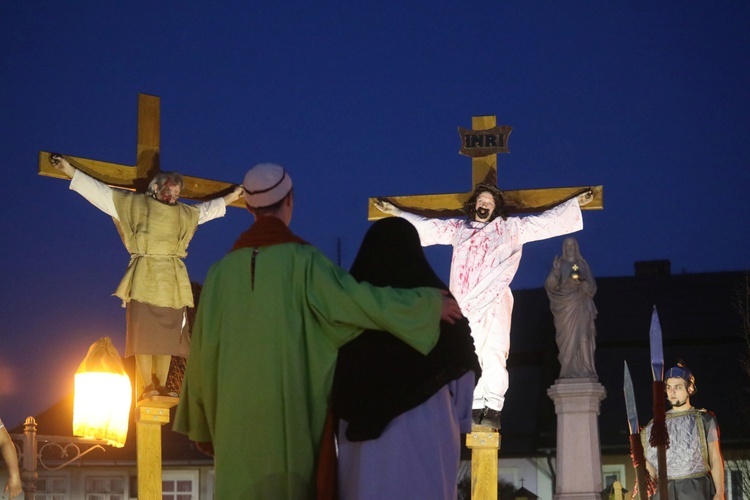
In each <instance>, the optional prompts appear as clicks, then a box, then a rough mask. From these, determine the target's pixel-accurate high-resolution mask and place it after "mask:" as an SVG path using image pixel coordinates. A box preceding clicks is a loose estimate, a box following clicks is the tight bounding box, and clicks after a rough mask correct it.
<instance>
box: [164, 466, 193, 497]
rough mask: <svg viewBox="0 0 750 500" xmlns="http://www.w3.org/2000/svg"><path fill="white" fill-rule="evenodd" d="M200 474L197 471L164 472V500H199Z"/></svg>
mask: <svg viewBox="0 0 750 500" xmlns="http://www.w3.org/2000/svg"><path fill="white" fill-rule="evenodd" d="M199 483H200V473H199V472H198V471H197V470H181V471H180V470H174V471H171V470H170V471H167V470H165V471H163V472H162V476H161V491H162V500H198V498H199V493H200V484H199Z"/></svg>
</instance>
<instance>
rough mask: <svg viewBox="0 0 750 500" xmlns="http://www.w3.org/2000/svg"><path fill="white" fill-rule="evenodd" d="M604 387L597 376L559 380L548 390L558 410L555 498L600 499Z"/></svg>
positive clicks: (556, 499) (565, 499) (556, 411)
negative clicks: (598, 418) (600, 416)
mask: <svg viewBox="0 0 750 500" xmlns="http://www.w3.org/2000/svg"><path fill="white" fill-rule="evenodd" d="M606 394H607V391H606V390H605V389H604V386H603V385H601V384H600V383H599V382H597V381H596V379H594V378H567V379H557V381H555V384H554V385H553V386H552V387H550V388H549V389H547V395H548V396H549V397H550V398H551V399H552V401H554V402H555V413H557V467H556V469H557V474H556V482H555V496H554V499H555V500H567V499H570V500H572V499H576V500H584V499H586V500H599V499H600V498H601V496H600V492H601V490H602V460H601V452H600V448H599V425H598V422H597V416H598V415H599V405H600V403H601V401H602V400H603V399H604V398H605V397H606Z"/></svg>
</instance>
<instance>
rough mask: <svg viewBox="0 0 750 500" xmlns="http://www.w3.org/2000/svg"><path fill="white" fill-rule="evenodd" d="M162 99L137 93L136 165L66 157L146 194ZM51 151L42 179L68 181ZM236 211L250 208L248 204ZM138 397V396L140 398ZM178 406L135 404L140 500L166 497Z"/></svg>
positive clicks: (204, 195) (221, 185) (239, 203)
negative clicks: (169, 430) (165, 442)
mask: <svg viewBox="0 0 750 500" xmlns="http://www.w3.org/2000/svg"><path fill="white" fill-rule="evenodd" d="M159 111H160V106H159V98H158V97H155V96H151V95H146V94H138V147H137V153H136V164H135V166H126V165H119V164H116V163H108V162H103V161H97V160H89V159H86V158H78V157H75V156H68V155H65V158H67V160H68V161H69V162H70V164H71V165H73V166H74V167H75V168H77V169H79V170H81V171H83V172H85V173H87V174H88V175H90V176H91V177H94V178H96V179H99V180H100V181H102V182H104V183H106V184H108V185H110V186H112V187H116V188H121V189H128V190H132V191H138V192H144V191H145V190H146V187H147V186H148V183H149V182H150V180H151V179H153V177H154V175H156V174H157V173H158V172H159V170H160V165H159V125H160V113H159ZM49 158H50V153H49V152H48V151H40V152H39V175H44V176H47V177H56V178H58V179H65V180H68V176H67V175H65V174H64V173H63V172H61V171H59V170H57V169H56V168H54V167H53V166H52V164H51V163H50V161H49ZM182 179H183V182H184V186H183V188H182V191H181V192H180V197H181V198H188V199H192V200H198V201H205V200H209V199H213V198H216V197H219V196H223V195H225V194H227V193H229V192H230V191H232V189H233V188H234V185H233V184H230V183H228V182H220V181H212V180H209V179H201V178H199V177H189V176H183V177H182ZM231 206H236V207H242V208H244V207H245V203H244V199H243V198H242V197H240V199H238V200H236V201H235V202H234V203H232V204H231ZM143 385H144V384H143V381H142V380H140V373H139V372H138V371H137V370H136V384H135V386H136V387H142V386H143ZM136 397H137V394H136ZM175 404H177V400H176V398H170V397H160V396H157V397H153V398H149V399H146V400H143V401H139V402H138V403H137V404H136V414H135V421H136V441H137V442H136V450H137V457H138V459H137V466H138V498H161V497H162V483H161V471H162V467H161V427H162V426H163V425H164V424H166V423H169V408H170V407H171V406H174V405H175Z"/></svg>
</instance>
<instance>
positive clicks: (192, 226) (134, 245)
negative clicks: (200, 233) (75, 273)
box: [112, 191, 198, 309]
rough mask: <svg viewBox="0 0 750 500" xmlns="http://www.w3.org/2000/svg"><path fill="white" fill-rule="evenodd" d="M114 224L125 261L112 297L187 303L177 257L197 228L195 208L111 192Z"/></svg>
mask: <svg viewBox="0 0 750 500" xmlns="http://www.w3.org/2000/svg"><path fill="white" fill-rule="evenodd" d="M112 199H113V201H114V204H115V207H116V209H117V215H118V217H119V221H118V220H115V225H116V226H117V230H118V232H119V233H120V237H121V238H122V242H123V244H124V245H125V248H127V250H128V252H130V263H129V264H128V268H127V270H126V271H125V276H123V278H122V280H121V281H120V284H119V285H118V287H117V290H116V291H115V295H116V296H117V297H119V298H120V299H122V301H123V302H124V303H127V302H129V301H130V300H137V301H138V302H144V303H146V304H151V305H155V306H158V307H172V308H175V309H180V308H182V307H186V306H187V307H192V306H193V293H192V290H191V288H190V278H189V277H188V273H187V268H186V267H185V263H184V262H183V261H182V259H184V258H185V257H186V256H187V247H188V244H189V243H190V239H191V238H192V237H193V234H195V230H196V228H197V227H198V209H197V208H195V207H193V206H190V205H185V204H183V203H177V204H176V205H166V204H164V203H161V202H159V201H157V200H155V199H153V198H151V197H149V196H146V195H142V194H132V193H126V192H120V191H113V192H112Z"/></svg>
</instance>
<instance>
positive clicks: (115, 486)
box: [85, 474, 128, 500]
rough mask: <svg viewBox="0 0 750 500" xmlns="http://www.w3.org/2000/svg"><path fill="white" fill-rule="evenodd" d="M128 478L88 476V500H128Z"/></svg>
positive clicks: (86, 482)
mask: <svg viewBox="0 0 750 500" xmlns="http://www.w3.org/2000/svg"><path fill="white" fill-rule="evenodd" d="M127 480H128V478H127V476H126V475H124V474H123V475H119V476H111V475H110V476H88V477H86V479H85V484H86V487H85V488H86V500H126V499H127V498H128V497H127V491H126V488H127Z"/></svg>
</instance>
